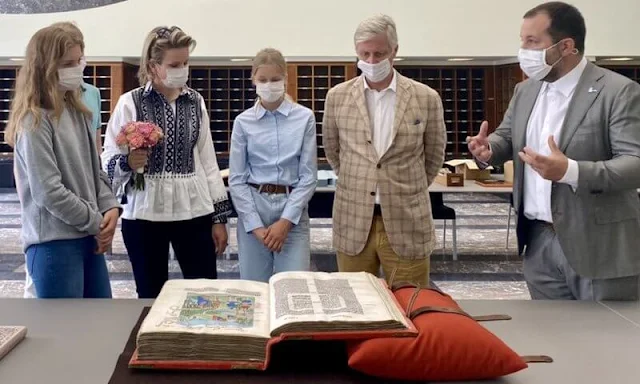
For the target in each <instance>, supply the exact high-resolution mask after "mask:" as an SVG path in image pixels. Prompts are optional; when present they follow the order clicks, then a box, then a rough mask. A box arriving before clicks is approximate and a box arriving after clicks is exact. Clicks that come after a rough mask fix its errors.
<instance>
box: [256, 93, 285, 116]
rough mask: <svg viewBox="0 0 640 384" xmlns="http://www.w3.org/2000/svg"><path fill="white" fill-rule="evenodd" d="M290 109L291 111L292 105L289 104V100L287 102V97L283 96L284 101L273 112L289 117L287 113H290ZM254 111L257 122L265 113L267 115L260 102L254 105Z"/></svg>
mask: <svg viewBox="0 0 640 384" xmlns="http://www.w3.org/2000/svg"><path fill="white" fill-rule="evenodd" d="M292 109H293V103H292V102H291V100H289V98H288V97H286V96H285V98H284V100H282V103H280V105H279V106H278V108H276V110H275V111H274V112H278V113H280V114H281V115H283V116H289V113H291V110H292ZM255 110H256V119H258V120H260V119H262V117H263V116H264V115H265V113H267V110H266V109H265V108H264V107H263V106H262V103H260V102H257V103H256V106H255Z"/></svg>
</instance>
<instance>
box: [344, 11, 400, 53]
mask: <svg viewBox="0 0 640 384" xmlns="http://www.w3.org/2000/svg"><path fill="white" fill-rule="evenodd" d="M381 33H385V34H386V35H387V41H388V42H389V48H391V50H395V49H396V48H397V47H398V32H397V30H396V23H395V22H394V21H393V19H392V18H391V16H388V15H383V14H378V15H374V16H371V17H369V18H366V19H364V20H363V21H361V22H360V24H358V28H356V32H355V33H354V35H353V42H354V45H356V46H357V45H358V44H359V43H362V42H363V41H367V40H371V39H372V38H374V37H375V36H377V35H379V34H381Z"/></svg>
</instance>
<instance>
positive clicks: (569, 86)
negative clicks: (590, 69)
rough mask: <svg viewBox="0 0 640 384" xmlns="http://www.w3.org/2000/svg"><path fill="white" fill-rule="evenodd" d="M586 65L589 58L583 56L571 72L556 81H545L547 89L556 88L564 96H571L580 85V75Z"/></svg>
mask: <svg viewBox="0 0 640 384" xmlns="http://www.w3.org/2000/svg"><path fill="white" fill-rule="evenodd" d="M586 67H587V59H586V58H585V57H583V58H582V60H580V62H579V63H578V65H576V67H575V68H573V69H572V70H571V71H570V72H569V73H567V74H566V75H564V76H562V77H561V78H559V79H558V80H556V81H554V82H553V83H547V82H545V83H544V85H545V87H546V88H547V89H554V90H556V91H558V92H560V93H561V94H563V95H564V97H569V96H571V94H572V93H573V91H574V90H575V89H576V86H577V85H578V81H580V76H582V72H584V69H585V68H586Z"/></svg>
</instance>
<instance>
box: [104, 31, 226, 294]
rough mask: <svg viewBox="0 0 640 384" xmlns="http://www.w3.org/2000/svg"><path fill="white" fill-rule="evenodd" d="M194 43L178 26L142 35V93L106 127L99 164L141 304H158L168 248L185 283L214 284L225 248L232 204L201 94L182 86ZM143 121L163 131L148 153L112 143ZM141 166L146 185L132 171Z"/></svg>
mask: <svg viewBox="0 0 640 384" xmlns="http://www.w3.org/2000/svg"><path fill="white" fill-rule="evenodd" d="M195 44H196V42H195V40H194V39H193V38H191V37H190V36H188V35H187V34H186V33H184V32H183V31H182V30H181V29H180V28H178V27H175V26H174V27H171V28H167V27H157V28H154V29H153V30H152V31H151V32H150V33H149V34H148V36H147V38H146V40H145V43H144V48H143V52H142V57H141V63H140V71H139V74H138V77H139V80H140V84H141V87H139V88H137V89H134V90H132V91H130V92H127V93H125V94H124V95H122V96H121V97H120V99H119V100H118V103H117V105H116V108H115V110H114V111H113V114H112V115H111V119H110V120H109V123H108V125H107V132H106V136H105V144H104V152H103V154H102V164H103V167H104V169H105V171H106V172H107V174H108V175H109V178H110V179H111V182H112V186H113V188H114V190H115V191H116V196H117V197H118V198H119V199H121V203H122V205H123V207H124V212H123V214H122V218H123V220H122V234H123V238H124V242H125V246H126V247H127V252H128V254H129V259H130V260H131V264H132V267H133V274H134V278H135V281H136V289H137V292H138V297H140V298H155V297H156V296H157V295H158V293H160V290H161V289H162V286H163V285H164V283H165V282H166V281H167V280H168V254H169V244H170V243H171V245H172V246H173V249H174V250H175V254H176V258H177V260H178V263H179V264H180V269H181V270H182V274H183V276H184V277H185V278H187V279H188V278H210V279H212V278H216V277H217V271H216V254H218V255H220V254H222V253H223V252H224V250H225V248H226V246H227V239H228V235H227V231H226V227H225V223H226V221H227V216H228V215H229V213H230V212H231V204H230V202H229V200H228V197H227V191H226V188H225V185H224V182H223V180H222V176H221V175H220V170H219V168H218V163H217V159H216V154H215V150H214V147H213V141H212V139H211V131H210V130H209V116H208V113H207V108H206V105H205V103H204V100H203V98H202V96H201V95H200V94H199V93H198V92H196V91H195V90H193V89H190V88H189V87H187V85H186V83H187V79H188V75H189V67H188V62H189V55H190V52H191V51H192V50H193V48H194V47H195ZM131 121H148V122H152V123H154V124H156V125H158V126H159V127H160V128H162V130H163V132H164V138H163V140H162V141H161V142H160V143H159V144H158V145H157V146H155V147H153V148H152V149H150V150H144V149H142V150H134V151H132V152H130V153H129V151H128V149H127V148H123V147H119V146H118V145H117V144H116V136H117V135H118V133H119V132H120V129H121V128H122V126H123V125H125V124H127V123H128V122H131ZM142 167H144V180H145V187H144V189H143V190H140V189H136V188H134V187H133V182H132V175H133V173H132V170H135V169H139V168H142Z"/></svg>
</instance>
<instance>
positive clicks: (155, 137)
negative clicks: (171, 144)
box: [148, 130, 162, 145]
mask: <svg viewBox="0 0 640 384" xmlns="http://www.w3.org/2000/svg"><path fill="white" fill-rule="evenodd" d="M161 138H162V132H160V131H158V130H154V131H152V132H151V133H150V134H149V138H148V139H149V142H151V143H153V144H152V145H156V144H157V143H158V141H160V139H161Z"/></svg>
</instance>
